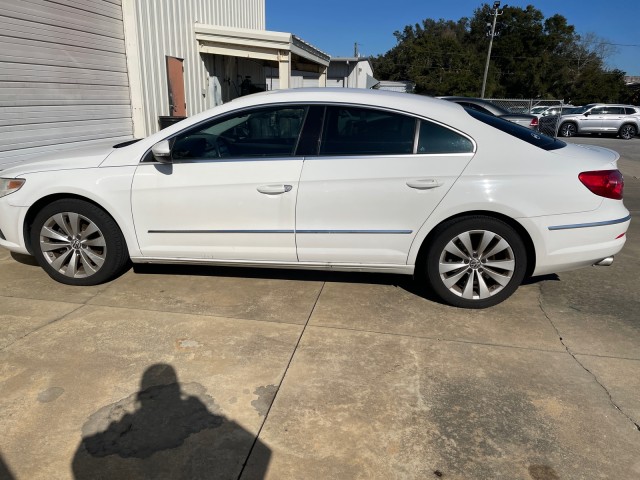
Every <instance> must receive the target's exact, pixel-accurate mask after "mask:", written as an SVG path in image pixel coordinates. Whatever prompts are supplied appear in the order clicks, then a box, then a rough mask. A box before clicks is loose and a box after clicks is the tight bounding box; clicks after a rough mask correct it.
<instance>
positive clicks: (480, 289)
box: [427, 215, 527, 308]
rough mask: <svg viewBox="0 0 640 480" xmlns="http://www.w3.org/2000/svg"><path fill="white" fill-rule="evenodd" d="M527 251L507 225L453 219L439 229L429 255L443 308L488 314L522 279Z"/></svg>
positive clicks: (486, 220) (431, 276)
mask: <svg viewBox="0 0 640 480" xmlns="http://www.w3.org/2000/svg"><path fill="white" fill-rule="evenodd" d="M526 266H527V258H526V249H525V246H524V243H523V242H522V239H521V238H520V236H519V235H518V233H517V232H516V231H515V230H514V229H513V228H512V227H511V226H509V225H508V224H507V223H505V222H503V221H501V220H498V219H495V218H492V217H487V216H481V215H478V216H473V217H464V218H459V219H454V220H452V221H450V222H447V223H445V224H443V225H442V226H441V227H439V228H438V230H437V232H436V236H435V238H434V239H433V241H432V242H431V244H430V246H429V250H428V253H427V277H428V280H429V283H430V285H431V287H432V289H433V291H434V292H435V293H436V295H438V297H440V299H442V300H443V301H444V302H446V303H448V304H450V305H453V306H455V307H461V308H486V307H491V306H493V305H496V304H498V303H500V302H502V301H504V300H505V299H507V298H508V297H509V296H510V295H511V294H512V293H513V292H515V291H516V289H517V288H518V286H519V285H520V283H521V282H522V279H523V278H524V275H525V271H526Z"/></svg>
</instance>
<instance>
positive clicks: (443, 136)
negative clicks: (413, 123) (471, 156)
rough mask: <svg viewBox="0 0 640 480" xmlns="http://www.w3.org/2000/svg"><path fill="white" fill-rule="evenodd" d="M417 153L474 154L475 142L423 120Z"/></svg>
mask: <svg viewBox="0 0 640 480" xmlns="http://www.w3.org/2000/svg"><path fill="white" fill-rule="evenodd" d="M417 153H440V154H442V153H473V142H472V141H471V140H469V139H468V138H466V137H463V136H462V135H460V134H459V133H456V132H454V131H452V130H449V129H448V128H445V127H443V126H440V125H438V124H436V123H432V122H428V121H426V120H421V121H420V134H419V137H418V151H417Z"/></svg>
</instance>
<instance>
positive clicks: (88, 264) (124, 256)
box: [31, 199, 129, 285]
mask: <svg viewBox="0 0 640 480" xmlns="http://www.w3.org/2000/svg"><path fill="white" fill-rule="evenodd" d="M31 246H32V247H33V252H34V255H35V257H36V259H37V260H38V263H39V264H40V266H41V267H42V268H43V269H44V270H45V271H46V272H47V274H48V275H49V276H50V277H51V278H53V279H54V280H57V281H59V282H61V283H66V284H68V285H97V284H100V283H103V282H105V281H107V280H110V279H112V278H113V277H115V276H116V275H118V274H119V273H121V272H122V271H123V270H124V268H125V266H126V265H127V264H128V262H129V256H128V253H127V248H126V244H125V240H124V237H123V236H122V232H121V231H120V228H119V227H118V225H117V224H116V222H115V221H114V220H113V219H112V218H111V216H109V215H108V214H107V213H106V212H105V211H104V210H102V209H101V208H99V207H97V206H96V205H93V204H91V203H88V202H85V201H82V200H77V199H63V200H57V201H55V202H52V203H51V204H49V205H47V206H46V207H44V208H43V209H42V210H41V211H40V212H38V214H37V215H36V217H35V219H34V221H33V225H32V228H31Z"/></svg>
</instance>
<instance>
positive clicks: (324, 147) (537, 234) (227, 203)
mask: <svg viewBox="0 0 640 480" xmlns="http://www.w3.org/2000/svg"><path fill="white" fill-rule="evenodd" d="M617 160H618V154H617V153H615V152H613V151H611V150H607V149H604V148H599V147H594V146H581V145H568V144H566V143H564V142H562V141H560V140H556V139H553V138H550V137H546V136H544V135H541V134H539V133H536V132H532V131H531V130H529V129H526V128H522V127H519V126H518V125H515V124H513V123H510V122H507V121H503V120H500V119H498V118H495V117H491V116H487V115H484V114H482V113H480V112H476V111H471V110H469V111H467V110H465V109H464V108H462V107H461V106H459V105H456V104H455V103H451V102H447V101H444V100H437V99H433V98H428V97H422V96H417V95H408V94H396V93H391V92H378V91H371V90H369V91H367V90H350V89H330V88H327V89H298V90H287V91H277V92H268V93H263V94H257V95H251V96H248V97H243V98H241V99H237V100H234V101H233V102H230V103H228V104H225V105H223V106H220V107H216V108H214V109H212V110H209V111H207V112H205V113H202V114H199V115H195V116H193V117H190V118H189V119H187V120H184V121H182V122H180V123H177V124H175V125H172V126H171V127H169V128H167V129H166V130H162V131H160V132H158V133H156V134H154V135H151V136H150V137H148V138H145V139H142V140H139V141H133V142H127V143H126V144H120V145H114V146H111V145H110V146H108V147H105V148H94V149H92V150H88V149H84V150H77V151H75V152H69V151H67V152H63V153H59V154H53V155H50V156H49V157H47V158H42V159H40V160H39V161H37V162H32V163H25V164H22V165H19V166H16V167H12V168H9V169H7V170H4V171H2V172H0V176H1V177H2V180H1V182H0V197H1V198H0V245H2V246H3V247H5V248H7V249H9V250H11V251H13V252H18V253H23V254H31V255H34V256H35V257H36V259H37V261H38V262H39V264H40V265H41V266H42V268H44V270H45V271H46V272H47V273H48V274H49V275H50V276H51V277H52V278H54V279H55V280H58V281H60V282H63V283H66V284H70V285H94V284H98V283H101V282H105V281H108V280H110V279H112V278H114V277H115V276H117V275H119V274H120V273H122V272H123V271H124V269H125V268H126V267H127V266H128V265H129V262H134V263H191V264H213V265H236V266H251V267H282V268H302V269H325V270H343V271H348V270H352V271H353V270H356V271H367V272H392V273H400V274H407V275H415V277H416V279H417V281H426V282H428V284H429V285H430V287H431V289H432V290H433V291H434V292H435V293H436V294H437V295H438V296H439V297H440V298H441V299H442V300H443V301H444V302H447V303H449V304H451V305H454V306H458V307H467V308H483V307H488V306H491V305H495V304H497V303H499V302H501V301H503V300H504V299H506V298H507V297H508V296H509V295H511V294H512V293H513V292H514V291H515V290H516V288H517V287H518V286H519V285H520V283H521V282H522V280H523V278H524V277H525V276H529V275H542V274H549V273H553V272H560V271H564V270H570V269H575V268H580V267H585V266H589V265H593V264H609V263H611V261H612V256H613V255H615V254H616V253H618V252H619V251H620V250H621V249H622V247H623V245H624V242H625V232H626V231H627V228H628V227H629V222H630V216H629V212H628V211H627V209H626V208H625V207H624V205H623V203H622V190H623V179H622V175H621V174H620V172H619V171H618V170H617V166H616V163H617Z"/></svg>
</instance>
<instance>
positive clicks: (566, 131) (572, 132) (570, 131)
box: [558, 122, 578, 137]
mask: <svg viewBox="0 0 640 480" xmlns="http://www.w3.org/2000/svg"><path fill="white" fill-rule="evenodd" d="M577 133H578V127H577V126H576V124H575V123H573V122H565V123H563V124H562V125H560V128H559V129H558V135H559V136H561V137H575V136H576V135H577Z"/></svg>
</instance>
